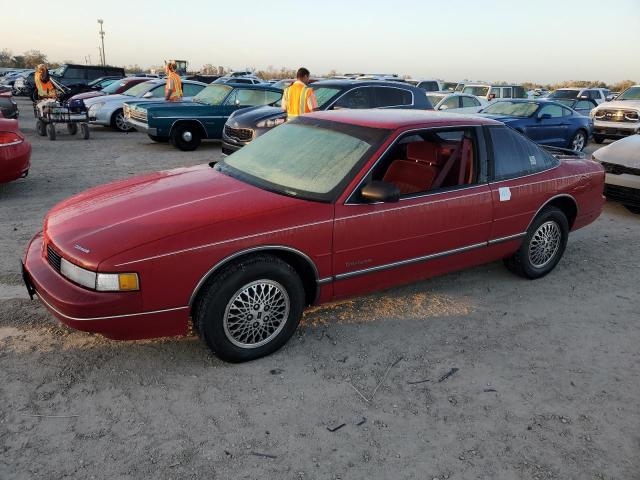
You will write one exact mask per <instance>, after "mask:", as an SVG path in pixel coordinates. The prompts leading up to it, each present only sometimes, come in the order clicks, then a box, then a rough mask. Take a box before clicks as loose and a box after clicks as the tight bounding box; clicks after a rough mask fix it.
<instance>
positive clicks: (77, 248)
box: [73, 243, 91, 253]
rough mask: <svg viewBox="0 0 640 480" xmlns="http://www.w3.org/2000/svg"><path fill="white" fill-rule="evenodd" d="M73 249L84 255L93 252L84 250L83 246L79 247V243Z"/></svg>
mask: <svg viewBox="0 0 640 480" xmlns="http://www.w3.org/2000/svg"><path fill="white" fill-rule="evenodd" d="M73 248H75V249H76V250H80V251H81V252H83V253H89V252H91V250H89V249H88V248H84V247H83V246H81V245H78V244H77V243H76V244H75V245H74V246H73Z"/></svg>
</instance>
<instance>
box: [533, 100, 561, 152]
mask: <svg viewBox="0 0 640 480" xmlns="http://www.w3.org/2000/svg"><path fill="white" fill-rule="evenodd" d="M568 129H569V121H568V119H567V118H566V117H565V116H564V112H563V108H562V106H561V105H558V104H549V105H543V106H542V107H541V108H540V109H539V110H538V111H537V113H535V114H534V118H533V122H532V124H531V126H530V127H528V128H527V134H528V136H529V138H531V139H532V140H534V141H536V142H537V143H540V144H543V145H551V146H556V147H564V146H565V145H566V142H567V141H566V136H567V131H568Z"/></svg>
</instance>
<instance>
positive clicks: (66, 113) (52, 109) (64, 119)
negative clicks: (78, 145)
mask: <svg viewBox="0 0 640 480" xmlns="http://www.w3.org/2000/svg"><path fill="white" fill-rule="evenodd" d="M33 114H34V116H35V117H36V132H38V135H40V136H43V137H44V136H48V137H49V140H52V141H53V140H55V139H56V123H65V124H66V125H67V132H68V133H69V134H70V135H75V134H76V133H78V124H80V131H81V133H82V138H84V139H85V140H88V139H89V116H88V113H87V112H83V113H76V112H72V111H71V110H69V109H68V108H67V107H63V106H62V105H60V104H59V103H58V102H56V103H55V104H51V105H46V106H44V107H43V108H42V114H41V113H40V111H39V110H38V108H36V103H34V104H33Z"/></svg>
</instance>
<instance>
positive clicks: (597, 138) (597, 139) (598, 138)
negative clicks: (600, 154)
mask: <svg viewBox="0 0 640 480" xmlns="http://www.w3.org/2000/svg"><path fill="white" fill-rule="evenodd" d="M604 140H605V138H604V137H603V136H602V135H594V136H593V141H594V142H596V143H603V142H604Z"/></svg>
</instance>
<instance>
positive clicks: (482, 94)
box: [462, 86, 490, 97]
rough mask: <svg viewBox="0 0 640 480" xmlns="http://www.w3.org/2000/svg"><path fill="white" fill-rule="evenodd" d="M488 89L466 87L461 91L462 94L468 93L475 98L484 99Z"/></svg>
mask: <svg viewBox="0 0 640 480" xmlns="http://www.w3.org/2000/svg"><path fill="white" fill-rule="evenodd" d="M489 88H490V87H473V86H468V87H464V88H463V89H462V93H469V94H471V95H475V96H476V97H486V96H487V93H489Z"/></svg>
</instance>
